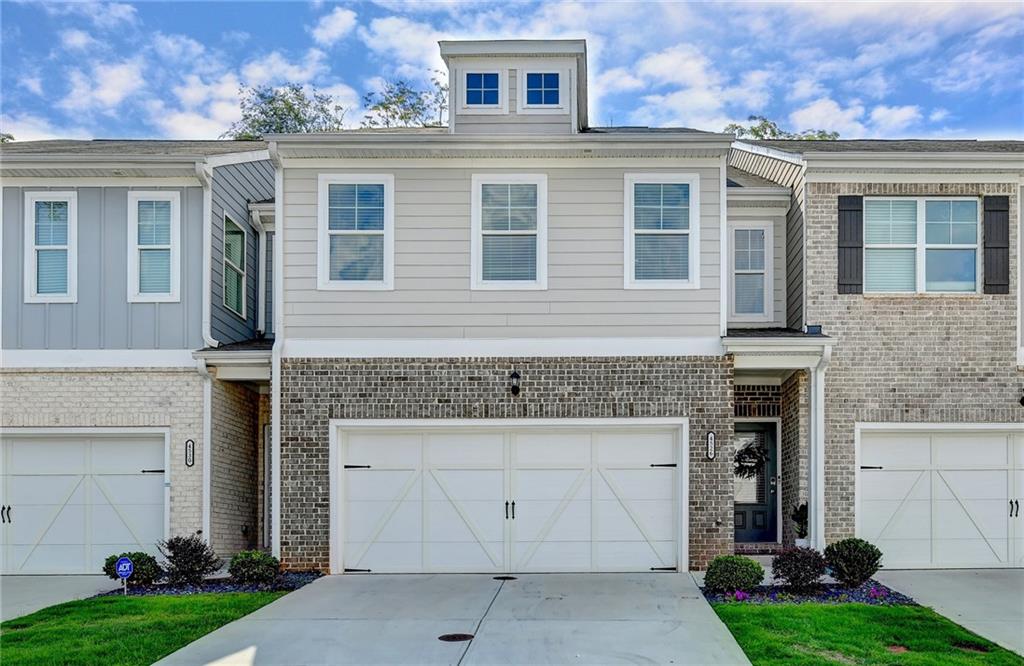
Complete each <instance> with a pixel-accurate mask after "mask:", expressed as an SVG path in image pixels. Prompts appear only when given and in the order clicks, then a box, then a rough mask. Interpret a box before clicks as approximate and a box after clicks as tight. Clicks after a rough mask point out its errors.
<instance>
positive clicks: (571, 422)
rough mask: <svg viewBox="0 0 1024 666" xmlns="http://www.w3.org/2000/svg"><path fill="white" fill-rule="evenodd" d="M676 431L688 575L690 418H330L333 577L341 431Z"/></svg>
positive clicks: (681, 553) (680, 558) (682, 554)
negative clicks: (615, 429)
mask: <svg viewBox="0 0 1024 666" xmlns="http://www.w3.org/2000/svg"><path fill="white" fill-rule="evenodd" d="M652 426H653V427H657V426H662V427H668V426H672V427H674V428H676V429H677V430H678V434H677V437H678V439H677V447H676V455H677V456H678V460H677V461H676V466H677V474H676V483H677V492H678V499H679V501H678V503H677V506H676V512H677V513H676V516H677V519H676V529H677V530H678V538H677V539H676V562H677V571H678V572H679V573H686V572H687V571H688V570H689V562H690V560H689V550H690V534H689V532H690V529H689V526H690V516H689V497H690V474H689V470H690V465H689V461H690V458H689V450H690V419H689V418H687V417H653V418H596V419H587V418H581V419H575V418H564V419H331V420H330V421H329V425H328V438H329V439H328V442H329V443H328V447H329V448H328V465H329V467H328V489H329V495H330V497H329V512H328V520H329V522H330V526H329V527H330V529H329V537H328V538H329V543H330V548H329V550H330V556H329V566H330V572H331V573H332V574H340V573H343V572H344V568H345V566H344V562H343V561H342V553H343V552H344V550H343V548H344V540H343V535H344V534H345V531H344V525H343V516H344V511H342V506H341V498H342V497H344V486H343V478H344V474H341V473H340V472H341V466H342V465H344V457H343V452H342V437H341V432H342V431H343V430H345V431H351V430H398V429H409V430H417V431H422V430H451V429H458V428H467V429H469V428H472V429H480V430H507V429H516V430H522V429H526V428H546V429H552V428H556V429H558V428H564V429H567V430H570V429H571V430H580V429H601V428H624V427H625V428H628V427H636V428H650V427H652Z"/></svg>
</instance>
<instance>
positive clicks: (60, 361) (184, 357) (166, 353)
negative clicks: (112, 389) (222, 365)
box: [0, 349, 196, 369]
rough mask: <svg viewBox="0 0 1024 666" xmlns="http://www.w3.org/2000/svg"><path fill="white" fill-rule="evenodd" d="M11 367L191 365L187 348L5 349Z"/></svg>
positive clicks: (0, 355) (0, 356)
mask: <svg viewBox="0 0 1024 666" xmlns="http://www.w3.org/2000/svg"><path fill="white" fill-rule="evenodd" d="M0 365H2V366H3V368H4V369H13V368H194V367H195V365H196V362H195V359H193V358H192V350H190V349H4V350H3V352H0Z"/></svg>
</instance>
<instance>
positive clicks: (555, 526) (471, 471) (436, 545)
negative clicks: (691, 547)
mask: <svg viewBox="0 0 1024 666" xmlns="http://www.w3.org/2000/svg"><path fill="white" fill-rule="evenodd" d="M679 432H680V431H679V428H640V427H631V428H603V429H585V428H518V429H499V428H459V429H425V430H415V429H393V430H386V431H383V430H380V429H372V430H342V431H341V432H340V434H339V439H338V441H339V445H340V447H341V451H342V454H341V458H342V468H343V469H342V470H340V472H339V473H340V474H342V475H343V476H342V479H341V486H340V487H341V493H342V495H343V498H342V501H341V503H340V508H339V511H340V516H341V519H340V527H339V530H340V532H341V535H342V538H341V542H342V546H341V548H342V561H343V567H344V569H345V570H347V571H349V572H428V571H429V572H455V571H459V572H506V571H523V572H525V571H651V570H675V569H676V567H677V565H678V563H679V554H678V550H679V548H678V546H679V541H678V540H679V538H680V533H681V532H682V530H683V529H684V527H683V526H684V525H685V519H684V517H683V514H682V510H681V503H680V501H679V499H680V494H681V491H680V490H679V483H678V482H679V476H678V468H677V467H676V465H677V462H676V460H677V456H678V452H679V444H678V441H677V440H678V439H679V437H680V435H679Z"/></svg>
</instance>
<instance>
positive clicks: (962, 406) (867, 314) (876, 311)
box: [806, 183, 1024, 541]
mask: <svg viewBox="0 0 1024 666" xmlns="http://www.w3.org/2000/svg"><path fill="white" fill-rule="evenodd" d="M1017 191H1018V188H1017V186H1016V185H1011V184H1003V183H969V184H927V183H925V184H914V183H898V184H892V183H808V184H807V198H806V206H807V210H806V214H807V221H808V224H807V226H808V237H807V265H808V271H807V272H808V284H807V291H808V294H807V321H808V322H809V323H812V324H822V325H823V326H824V330H825V333H826V334H828V335H830V336H831V337H832V338H833V339H834V348H833V353H832V362H831V365H830V366H829V370H828V373H827V379H826V388H825V391H826V397H825V401H826V424H825V427H826V444H825V446H826V450H825V494H826V496H825V505H826V506H825V510H826V513H825V536H826V539H828V540H829V541H832V540H835V539H838V538H842V537H845V536H849V535H851V534H852V533H853V530H854V496H853V487H854V477H855V473H856V470H855V469H854V443H853V440H854V423H855V422H858V421H862V422H937V423H943V422H952V423H974V422H982V423H983V422H1021V421H1022V420H1024V408H1021V406H1020V405H1019V404H1018V400H1019V399H1020V395H1021V384H1022V380H1021V374H1020V372H1019V371H1018V370H1017V364H1016V325H1017V301H1016V293H1017V274H1018V273H1017V272H1018V267H1017V253H1016V251H1015V250H1012V251H1011V252H1010V294H1008V295H988V294H977V295H975V294H971V295H957V296H912V295H909V296H873V295H860V294H843V295H840V294H838V293H837V288H836V280H837V263H836V244H837V240H836V227H837V218H838V212H837V197H838V196H839V195H841V194H851V195H867V196H871V195H913V196H927V195H939V196H943V195H952V196H956V195H960V196H983V195H1008V196H1009V197H1010V220H1011V221H1012V222H1011V224H1010V247H1011V248H1016V247H1017V233H1018V230H1017V225H1016V220H1017V206H1018V205H1019V202H1018V199H1017Z"/></svg>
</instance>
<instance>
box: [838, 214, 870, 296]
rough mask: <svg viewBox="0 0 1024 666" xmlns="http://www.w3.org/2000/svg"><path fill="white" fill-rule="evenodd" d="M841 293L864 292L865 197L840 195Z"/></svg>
mask: <svg viewBox="0 0 1024 666" xmlns="http://www.w3.org/2000/svg"><path fill="white" fill-rule="evenodd" d="M839 293H840V294H862V293H864V197H851V196H844V197H839Z"/></svg>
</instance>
